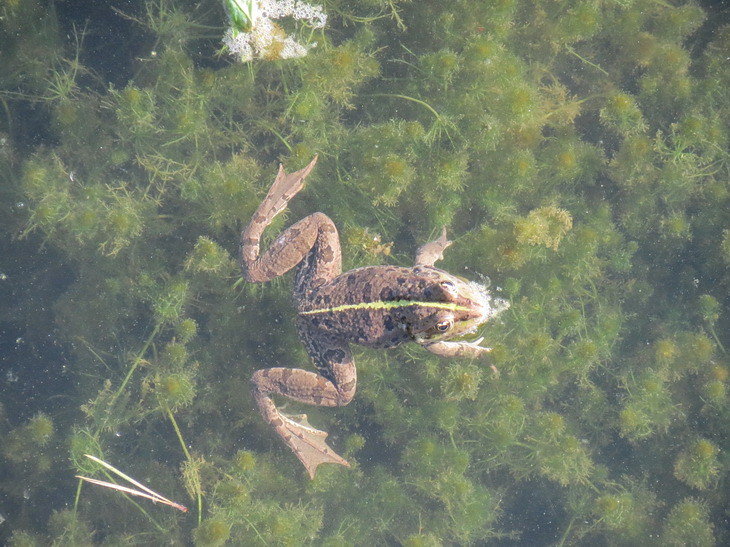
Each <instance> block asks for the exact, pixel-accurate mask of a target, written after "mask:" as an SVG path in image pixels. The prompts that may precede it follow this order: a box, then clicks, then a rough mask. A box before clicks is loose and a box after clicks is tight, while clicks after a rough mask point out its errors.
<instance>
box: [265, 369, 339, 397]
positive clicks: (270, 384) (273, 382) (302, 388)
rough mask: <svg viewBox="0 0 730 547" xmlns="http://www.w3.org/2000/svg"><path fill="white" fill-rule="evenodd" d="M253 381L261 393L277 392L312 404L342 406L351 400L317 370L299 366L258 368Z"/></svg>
mask: <svg viewBox="0 0 730 547" xmlns="http://www.w3.org/2000/svg"><path fill="white" fill-rule="evenodd" d="M251 381H252V382H253V384H254V389H255V390H256V391H258V392H259V393H277V394H279V395H284V396H286V397H289V398H290V399H293V400H295V401H299V402H301V403H307V404H310V405H319V406H342V405H345V404H347V403H348V402H349V399H348V400H343V397H342V395H341V394H340V392H339V391H338V390H337V388H336V387H335V385H334V383H332V382H331V381H330V380H328V379H327V378H325V377H324V376H322V375H321V374H317V373H316V372H310V371H308V370H303V369H299V368H280V367H276V368H266V369H262V370H257V371H256V372H255V373H254V375H253V377H252V378H251ZM350 399H351V397H350Z"/></svg>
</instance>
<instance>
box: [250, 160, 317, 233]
mask: <svg viewBox="0 0 730 547" xmlns="http://www.w3.org/2000/svg"><path fill="white" fill-rule="evenodd" d="M316 163H317V156H314V159H313V160H312V161H310V162H309V165H307V166H306V167H304V168H303V169H300V170H299V171H294V172H293V173H287V172H286V171H284V166H283V165H279V172H278V173H277V174H276V180H274V184H272V185H271V188H269V191H268V193H267V194H266V197H265V198H264V201H262V202H261V205H259V208H258V211H256V214H257V215H261V216H263V217H265V218H266V219H267V224H268V222H271V219H273V218H274V217H275V216H276V215H278V214H279V213H280V212H281V211H283V210H284V209H285V208H286V204H287V203H289V200H291V198H293V197H294V196H295V195H297V194H298V193H299V191H300V190H301V189H302V188H304V179H306V178H307V175H309V173H310V172H311V171H312V169H314V165H315V164H316ZM255 217H256V215H255V216H254V218H255Z"/></svg>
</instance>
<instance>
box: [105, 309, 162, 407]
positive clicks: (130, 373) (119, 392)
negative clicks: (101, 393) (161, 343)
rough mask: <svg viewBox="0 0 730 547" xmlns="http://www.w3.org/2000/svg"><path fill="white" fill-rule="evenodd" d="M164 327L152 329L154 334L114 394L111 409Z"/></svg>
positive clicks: (159, 325)
mask: <svg viewBox="0 0 730 547" xmlns="http://www.w3.org/2000/svg"><path fill="white" fill-rule="evenodd" d="M161 326H162V324H161V323H158V324H157V325H155V328H154V329H152V332H151V333H150V335H149V336H148V337H147V340H145V342H144V345H143V346H142V349H141V350H139V353H138V354H137V356H136V357H135V358H134V362H133V363H132V366H131V367H129V370H128V371H127V375H126V376H125V377H124V380H122V384H121V385H120V386H119V389H117V391H116V392H115V393H114V395H113V396H112V398H111V401H110V402H109V408H110V409H111V407H113V406H114V403H115V402H116V401H117V399H118V398H119V396H120V395H121V394H122V392H123V391H124V388H126V387H127V384H128V383H129V380H130V379H131V378H132V374H134V371H135V370H137V367H138V366H139V364H140V363H141V362H142V358H143V357H144V355H145V353H147V350H148V349H149V347H150V345H151V344H152V341H153V340H154V339H155V336H157V333H158V332H160V327H161Z"/></svg>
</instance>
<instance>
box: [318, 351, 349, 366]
mask: <svg viewBox="0 0 730 547" xmlns="http://www.w3.org/2000/svg"><path fill="white" fill-rule="evenodd" d="M323 357H324V359H325V361H327V362H328V363H342V362H343V361H344V360H345V352H344V351H343V350H341V349H328V350H327V351H325V352H324V355H323Z"/></svg>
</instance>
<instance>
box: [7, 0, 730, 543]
mask: <svg viewBox="0 0 730 547" xmlns="http://www.w3.org/2000/svg"><path fill="white" fill-rule="evenodd" d="M201 5H202V6H203V7H201ZM322 5H323V7H324V10H325V11H326V12H327V13H328V14H329V23H328V27H326V28H325V29H323V30H322V31H319V32H320V33H319V34H318V35H317V42H318V43H317V45H316V47H314V48H312V49H311V50H310V51H309V53H308V54H307V55H306V56H305V57H302V58H300V59H290V60H285V61H264V60H255V61H252V62H250V63H248V64H247V65H241V64H239V63H237V62H234V61H233V60H232V59H227V58H225V57H222V56H221V55H220V54H219V49H220V45H219V41H218V40H220V38H221V37H222V34H223V32H224V24H225V16H224V10H223V8H222V7H221V6H220V5H219V3H218V2H215V1H211V2H208V3H202V4H201V3H196V2H188V1H180V2H172V1H168V0H155V1H148V2H140V9H139V10H138V12H137V13H135V14H133V16H130V17H128V19H127V20H132V22H133V23H134V27H135V30H134V32H135V33H137V34H136V36H142V37H143V38H144V39H143V40H142V42H143V43H145V44H149V45H145V46H140V50H139V51H138V53H137V54H136V55H135V59H130V60H129V62H130V63H132V65H133V70H132V71H130V72H129V74H128V75H127V77H125V78H123V79H122V80H119V79H115V80H113V81H112V82H107V81H105V80H104V78H103V76H102V75H101V73H99V72H98V67H99V66H100V64H101V63H102V62H109V61H108V60H106V59H95V58H94V57H93V56H92V55H93V53H91V52H89V51H87V49H86V48H85V40H84V33H83V30H82V29H81V28H80V27H79V28H78V30H77V32H76V33H74V32H68V33H66V32H61V31H60V30H59V29H60V25H65V26H66V27H68V26H69V22H68V21H67V20H65V19H64V16H63V14H60V15H59V14H57V13H56V12H55V11H54V10H51V9H48V8H47V6H46V5H45V4H44V3H42V2H13V1H9V0H8V1H6V2H4V3H3V4H2V5H0V12H1V13H2V18H1V19H0V44H2V46H3V47H2V48H0V51H2V53H0V55H1V56H2V64H3V66H4V67H7V70H3V73H2V74H0V106H1V107H2V108H1V109H0V131H2V135H0V162H1V167H2V169H0V181H1V182H2V184H1V186H0V196H2V197H3V200H2V203H1V204H0V222H2V225H3V227H4V228H5V229H6V231H7V232H8V233H12V234H14V236H15V241H14V242H12V243H4V244H3V245H6V246H7V247H3V250H7V253H6V254H5V257H8V258H7V259H6V258H5V257H4V258H3V260H7V262H0V264H1V265H2V269H3V271H2V272H0V273H3V274H6V275H8V279H4V280H2V281H1V282H0V283H2V284H3V285H2V286H0V291H7V292H6V293H5V292H4V293H3V294H4V295H7V296H8V300H7V301H8V302H10V303H11V304H10V305H9V307H8V309H7V310H3V311H0V321H2V325H3V328H4V329H8V330H12V329H17V328H21V327H18V325H20V324H21V321H20V319H19V318H27V320H26V321H24V322H23V323H22V333H23V336H24V337H26V338H27V339H28V340H30V342H29V343H30V344H32V347H33V348H41V347H42V346H41V344H40V340H42V339H44V338H45V337H46V336H47V335H48V333H49V329H52V328H53V327H52V326H49V323H50V321H51V320H52V321H53V322H54V324H55V325H56V332H55V334H54V336H55V337H56V338H57V340H58V343H59V344H61V345H62V346H63V347H64V348H65V355H66V356H67V357H66V361H67V368H68V374H70V375H72V377H73V388H72V389H71V390H69V391H68V392H65V393H59V394H57V395H58V397H56V398H48V400H43V401H40V400H32V401H31V402H30V403H27V402H26V401H25V400H24V399H23V398H22V397H21V396H20V393H21V392H20V391H18V392H17V394H16V392H15V391H13V390H19V388H18V387H17V385H18V384H23V383H24V382H25V383H26V384H27V389H28V390H32V389H33V388H37V389H40V387H38V386H35V385H34V384H33V382H34V381H36V382H39V381H40V380H38V378H35V379H34V378H33V377H32V376H24V377H23V379H22V380H21V381H20V382H18V383H17V384H16V383H14V382H9V381H7V378H12V377H13V376H12V375H11V376H6V374H7V373H8V371H6V370H4V369H3V371H2V373H3V377H4V378H6V381H5V383H4V384H2V386H3V389H4V390H7V391H8V392H9V393H10V394H11V396H9V397H8V399H7V401H6V402H5V404H4V407H2V410H3V411H2V412H0V444H1V445H2V450H1V451H0V479H1V480H0V513H2V514H3V516H5V517H6V519H7V521H6V522H5V523H4V524H2V525H0V526H2V527H0V541H5V540H7V542H8V543H9V544H11V545H33V544H50V543H55V544H59V545H60V544H69V542H71V543H75V544H88V543H90V542H93V543H102V542H108V543H120V544H121V543H123V544H128V543H129V544H133V543H140V542H147V543H150V542H152V543H160V542H163V541H164V542H180V543H193V542H194V543H197V544H201V545H203V544H210V545H213V544H224V543H226V542H229V543H231V544H270V543H275V544H279V543H288V544H302V543H315V544H323V545H327V544H333V545H336V544H343V543H346V544H349V543H355V544H383V543H394V544H397V543H403V544H407V545H438V544H444V543H449V544H470V543H483V542H490V541H491V542H495V543H497V542H498V543H509V542H511V541H525V542H529V543H535V544H545V543H559V544H570V543H580V542H588V541H598V542H606V541H609V542H610V541H618V542H620V543H627V544H632V543H637V542H651V540H650V539H647V538H656V539H655V542H656V543H658V544H676V545H680V544H685V543H687V542H694V543H696V544H701V545H711V544H713V543H717V544H723V543H726V542H727V540H728V537H727V531H726V529H725V528H724V527H723V525H722V523H723V518H724V517H723V514H722V511H723V506H724V505H726V504H727V492H726V491H727V488H725V486H726V484H725V483H726V479H727V461H728V460H727V450H728V443H727V434H728V429H727V424H728V423H729V421H728V418H729V417H730V416H728V409H729V405H728V398H727V397H728V395H727V383H728V363H727V354H726V350H725V348H726V347H727V342H728V341H727V307H726V303H727V300H726V299H727V297H726V295H727V294H728V277H727V265H728V263H729V262H730V260H728V255H729V253H728V248H730V245H728V241H729V237H728V228H727V210H728V201H729V200H728V184H727V183H728V174H729V166H730V163H729V162H728V159H729V158H728V153H727V149H728V146H727V144H728V134H727V119H728V106H729V104H730V100H729V97H728V89H730V81H729V78H728V67H727V63H726V52H727V48H728V38H729V37H730V32H729V31H728V28H727V27H724V28H722V27H720V28H716V27H715V26H714V25H713V24H709V25H708V24H707V23H706V17H707V14H706V11H705V10H704V9H703V8H701V7H700V6H699V5H698V4H695V3H694V2H683V3H680V4H678V5H676V6H675V5H671V4H669V3H666V2H652V1H649V0H636V1H626V2H615V3H610V2H598V1H595V0H584V1H576V2H567V1H558V2H537V3H536V2H520V1H500V2H483V3H477V2H467V1H457V2H392V1H378V0H375V1H366V2H349V3H348V2H323V3H322ZM703 24H704V25H705V26H704V27H703ZM91 25H92V26H93V25H94V22H92V23H91ZM700 28H703V30H702V31H701V32H700V33H698V32H697V31H698V29H700ZM116 39H117V40H125V39H126V37H124V36H117V37H116ZM120 81H121V83H120ZM29 121H30V122H31V123H28V122H29ZM315 153H316V154H319V158H320V159H319V162H318V165H317V168H316V170H315V171H314V172H313V173H312V175H311V176H310V178H309V180H308V188H307V189H306V190H305V191H304V192H303V194H302V196H301V197H300V198H298V199H297V200H296V201H295V202H293V203H292V206H291V210H290V212H289V214H288V217H289V220H296V219H298V218H301V217H302V216H304V215H306V214H309V213H311V212H314V211H316V210H322V211H324V212H325V213H327V214H328V215H330V216H332V218H333V219H334V220H335V222H336V224H337V225H338V227H339V228H340V230H341V232H342V236H343V237H342V240H343V256H344V260H345V264H346V267H348V268H351V267H357V266H362V265H365V264H373V263H381V262H384V261H387V262H390V263H396V264H408V263H409V262H410V261H411V260H412V256H413V252H414V251H415V249H416V247H417V246H418V245H419V244H420V243H423V242H425V241H427V240H428V239H429V238H430V237H433V236H434V234H437V233H438V232H439V231H440V229H441V226H443V225H447V226H448V228H449V235H450V237H451V238H452V239H454V241H455V242H454V245H453V246H452V247H451V248H450V249H449V250H448V252H447V253H446V258H445V260H444V263H443V266H444V268H445V269H447V270H449V271H451V272H453V273H456V274H459V275H464V276H465V277H468V278H472V279H476V278H478V276H479V274H484V275H489V276H490V277H491V279H492V283H493V285H495V286H496V287H501V288H502V292H503V294H504V295H505V296H506V297H508V298H509V299H510V301H511V304H512V307H511V308H510V310H509V311H508V312H506V313H505V314H504V315H503V316H502V317H501V319H500V321H499V322H497V323H494V324H491V325H487V326H486V327H484V329H483V331H482V332H481V334H483V335H484V336H485V337H486V341H485V343H486V344H487V345H489V346H492V347H493V348H494V350H493V352H492V362H493V363H494V364H495V365H496V366H497V368H498V369H499V370H500V373H501V374H500V375H499V377H496V376H494V375H493V374H492V373H491V372H490V371H489V369H488V367H486V365H485V364H484V363H477V362H474V363H468V362H461V361H460V362H456V361H455V362H453V363H449V362H444V361H442V360H439V359H437V358H435V357H433V356H431V355H430V354H426V352H424V351H422V350H421V349H420V348H418V347H403V348H399V349H398V350H394V351H390V352H383V351H371V350H363V349H357V350H356V361H357V364H358V373H359V378H360V380H359V384H358V394H357V396H356V398H355V400H354V401H353V402H352V403H351V404H350V405H349V406H347V407H344V408H341V409H327V408H309V407H306V408H301V411H305V412H307V413H308V414H309V419H310V421H311V422H312V423H314V424H317V426H318V427H322V428H323V429H325V430H327V431H329V432H330V434H331V437H330V438H331V440H332V444H333V445H334V446H335V447H340V448H339V450H342V452H343V453H345V454H346V455H347V457H348V460H350V461H351V463H352V468H350V469H345V468H333V467H331V466H323V467H322V468H321V469H320V471H319V473H318V475H317V477H316V478H315V479H314V480H313V481H309V479H308V478H307V477H306V476H305V473H303V472H302V469H300V466H299V465H298V462H297V461H296V459H295V458H294V457H293V456H292V455H291V454H290V453H289V452H287V451H286V449H285V447H283V446H282V445H281V444H280V443H278V442H277V439H276V438H275V436H274V435H272V432H271V431H269V430H268V428H267V427H266V426H265V424H264V423H263V421H262V420H261V419H260V416H259V415H258V413H257V412H256V410H255V405H254V403H253V401H252V399H251V397H250V395H249V387H248V386H249V383H248V379H249V377H250V376H251V373H252V372H253V371H254V370H256V369H258V368H262V367H266V366H288V367H290V366H299V365H301V366H306V365H305V364H306V363H307V356H306V353H305V351H304V350H303V348H302V347H301V344H300V343H299V341H298V340H297V337H296V333H295V329H294V326H293V318H294V317H293V312H292V309H291V305H290V296H289V292H290V286H289V281H288V280H284V281H282V280H276V281H274V282H272V283H270V284H269V285H267V286H265V287H259V286H249V285H246V284H244V283H243V282H241V281H240V280H239V279H238V273H237V271H236V267H235V262H236V253H237V248H238V237H239V236H238V231H239V230H240V228H241V226H242V225H243V224H244V223H245V222H246V221H247V220H248V219H249V218H250V216H251V214H252V212H253V210H254V209H255V207H256V205H257V204H258V202H259V201H260V199H261V198H262V196H263V195H264V193H265V191H266V189H267V188H268V186H269V185H270V183H271V181H272V180H273V177H274V176H275V173H276V169H277V164H278V163H279V162H283V163H284V165H285V166H286V168H287V170H289V171H291V170H294V169H297V168H300V167H302V166H303V165H305V164H306V163H307V162H309V161H310V160H311V157H312V156H313V155H314V154H315ZM274 224H275V226H274V228H273V229H272V230H271V232H272V233H274V231H275V229H278V228H280V227H281V226H283V225H284V220H283V219H277V220H276V221H275V223H274ZM381 240H382V241H385V242H386V243H381ZM390 242H393V243H392V244H391V243H390ZM42 249H49V250H51V251H52V252H53V253H54V255H53V256H55V257H60V259H58V260H59V262H60V263H61V265H62V266H61V267H62V268H64V269H65V270H67V271H70V272H72V276H71V277H72V279H71V281H70V282H69V283H68V284H60V285H59V284H54V280H55V278H54V277H53V276H50V275H48V272H53V271H54V269H53V268H56V267H58V266H55V265H50V264H46V263H45V262H43V261H40V260H39V261H37V262H33V261H28V260H27V257H28V256H33V255H34V254H35V253H38V252H39V251H40V250H42ZM21 259H22V260H21ZM14 260H17V262H18V264H23V265H24V267H26V268H29V269H28V270H21V269H19V268H15V267H13V263H14V262H13V261H14ZM16 293H17V294H19V295H20V296H17V297H16V296H13V297H12V298H10V296H12V295H15V294H16ZM39 295H42V297H43V299H44V310H45V312H44V314H43V317H42V319H41V314H38V313H35V314H32V313H29V312H27V311H26V310H27V309H28V308H29V307H30V306H34V305H35V304H32V303H33V299H34V298H37V297H38V296H39ZM34 351H36V352H38V351H40V350H38V349H34ZM8 370H9V371H10V372H11V373H12V374H15V371H14V369H13V370H11V369H8ZM24 393H25V392H24ZM297 410H300V409H299V407H297ZM84 453H92V454H96V455H99V456H103V457H105V458H107V459H109V460H110V461H114V462H115V465H118V466H119V467H120V468H121V469H123V470H124V471H125V472H128V473H129V474H130V475H132V476H135V477H137V478H139V479H140V480H143V482H145V483H149V485H150V486H151V487H152V488H154V489H155V490H157V491H159V492H162V493H163V494H164V495H166V496H167V497H169V498H170V499H174V500H176V501H179V502H181V503H184V504H186V505H188V506H190V507H192V509H191V511H190V513H188V514H177V512H173V511H169V510H168V508H165V507H155V506H152V505H150V504H146V503H144V502H141V503H137V502H135V501H133V500H130V499H125V498H124V497H123V496H122V495H119V494H118V493H116V492H110V491H105V490H103V489H98V488H95V487H91V486H83V487H81V485H80V484H76V483H74V482H73V481H72V479H71V477H72V476H73V475H74V474H76V473H77V472H81V471H83V472H84V473H93V472H94V468H91V469H86V467H88V463H86V462H84V461H83V460H85V458H83V454H84ZM28 485H32V486H28ZM51 494H52V496H51ZM51 499H52V500H53V501H49V500H51ZM59 500H60V501H59ZM191 500H192V501H191ZM64 504H71V506H72V507H73V510H61V509H62V507H64Z"/></svg>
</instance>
